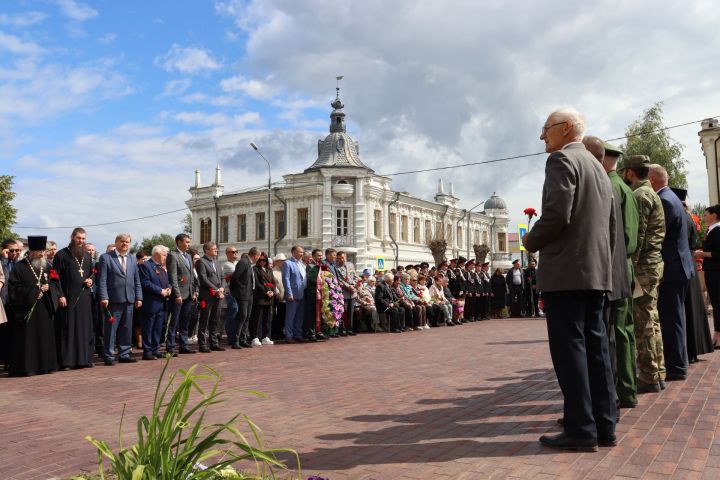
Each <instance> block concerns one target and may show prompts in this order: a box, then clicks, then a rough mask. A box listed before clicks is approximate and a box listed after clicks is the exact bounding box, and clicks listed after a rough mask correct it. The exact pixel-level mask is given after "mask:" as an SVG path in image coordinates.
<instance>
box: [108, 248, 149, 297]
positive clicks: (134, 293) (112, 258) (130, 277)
mask: <svg viewBox="0 0 720 480" xmlns="http://www.w3.org/2000/svg"><path fill="white" fill-rule="evenodd" d="M126 261H127V273H126V272H124V271H123V269H122V267H121V266H120V259H119V258H118V254H117V251H115V250H113V251H112V252H109V253H103V254H102V255H100V260H99V261H98V266H97V270H98V274H97V278H98V290H97V291H98V296H99V298H100V300H108V301H109V302H110V303H134V302H135V301H136V300H142V299H143V297H142V288H141V285H140V272H139V270H138V264H137V260H136V259H135V255H133V254H131V253H128V254H127V255H126Z"/></svg>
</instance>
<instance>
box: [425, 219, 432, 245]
mask: <svg viewBox="0 0 720 480" xmlns="http://www.w3.org/2000/svg"><path fill="white" fill-rule="evenodd" d="M430 240H432V221H431V220H425V242H429V241H430Z"/></svg>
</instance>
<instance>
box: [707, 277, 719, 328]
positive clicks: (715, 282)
mask: <svg viewBox="0 0 720 480" xmlns="http://www.w3.org/2000/svg"><path fill="white" fill-rule="evenodd" d="M705 286H706V287H707V293H708V297H709V298H710V305H712V307H713V330H715V331H716V332H718V333H720V270H718V271H712V270H711V271H708V272H705Z"/></svg>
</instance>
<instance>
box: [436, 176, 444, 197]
mask: <svg viewBox="0 0 720 480" xmlns="http://www.w3.org/2000/svg"><path fill="white" fill-rule="evenodd" d="M437 193H438V195H445V187H443V181H442V178H440V179H438V191H437Z"/></svg>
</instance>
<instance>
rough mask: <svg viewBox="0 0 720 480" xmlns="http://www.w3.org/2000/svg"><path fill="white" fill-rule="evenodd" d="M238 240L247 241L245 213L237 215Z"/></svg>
mask: <svg viewBox="0 0 720 480" xmlns="http://www.w3.org/2000/svg"><path fill="white" fill-rule="evenodd" d="M236 238H237V241H238V242H247V215H245V214H244V213H243V214H241V215H238V216H237V234H236Z"/></svg>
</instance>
